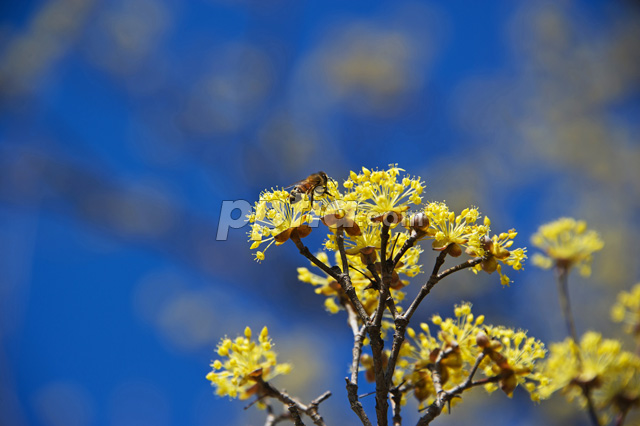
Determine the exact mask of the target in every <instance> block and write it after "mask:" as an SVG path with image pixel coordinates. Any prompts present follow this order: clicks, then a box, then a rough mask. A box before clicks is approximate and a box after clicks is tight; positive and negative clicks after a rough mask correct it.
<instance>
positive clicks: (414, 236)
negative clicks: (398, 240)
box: [391, 231, 420, 269]
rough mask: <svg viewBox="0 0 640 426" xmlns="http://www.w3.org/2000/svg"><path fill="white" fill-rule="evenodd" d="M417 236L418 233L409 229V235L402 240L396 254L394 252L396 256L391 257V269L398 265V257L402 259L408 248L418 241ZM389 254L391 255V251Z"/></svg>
mask: <svg viewBox="0 0 640 426" xmlns="http://www.w3.org/2000/svg"><path fill="white" fill-rule="evenodd" d="M419 236H420V235H419V234H418V233H417V232H416V231H411V235H410V236H409V238H407V240H406V241H405V242H404V244H403V245H402V248H401V249H400V251H399V252H398V254H396V256H395V257H394V258H393V269H395V268H396V266H397V265H398V262H400V259H402V256H404V254H405V253H406V252H407V250H409V249H410V248H411V247H413V246H414V245H416V242H417V241H418V238H419ZM391 254H392V255H393V253H391Z"/></svg>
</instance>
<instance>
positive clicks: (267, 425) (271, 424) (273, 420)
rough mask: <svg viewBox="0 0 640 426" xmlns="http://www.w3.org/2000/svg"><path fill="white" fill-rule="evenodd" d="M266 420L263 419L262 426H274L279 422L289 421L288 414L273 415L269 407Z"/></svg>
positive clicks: (289, 416)
mask: <svg viewBox="0 0 640 426" xmlns="http://www.w3.org/2000/svg"><path fill="white" fill-rule="evenodd" d="M267 413H268V414H267V418H266V419H265V422H264V426H275V425H277V424H278V423H280V422H284V421H285V420H291V414H290V413H281V414H279V415H277V416H276V415H275V414H273V409H272V408H271V406H270V405H267Z"/></svg>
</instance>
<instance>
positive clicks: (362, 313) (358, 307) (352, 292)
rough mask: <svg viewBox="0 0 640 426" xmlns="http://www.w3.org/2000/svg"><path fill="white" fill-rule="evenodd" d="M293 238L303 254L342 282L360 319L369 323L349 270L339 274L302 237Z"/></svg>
mask: <svg viewBox="0 0 640 426" xmlns="http://www.w3.org/2000/svg"><path fill="white" fill-rule="evenodd" d="M338 230H339V231H341V230H342V228H338ZM291 240H292V241H293V242H294V243H295V245H296V247H298V250H299V251H300V254H301V255H303V256H304V257H306V258H307V259H309V260H310V261H311V263H313V264H314V265H316V266H317V267H318V268H320V269H322V271H323V272H324V273H325V274H327V275H329V276H330V277H331V278H333V279H334V280H336V281H337V282H338V283H340V285H341V286H342V288H343V289H344V292H345V293H346V294H347V297H348V298H349V300H351V303H353V305H354V306H355V308H356V311H357V312H358V316H359V317H360V320H361V321H362V322H363V323H364V324H366V323H368V321H369V317H368V315H367V312H366V311H365V310H364V307H363V306H362V302H360V299H358V295H357V294H356V290H355V288H354V287H353V284H351V279H350V278H349V275H348V272H347V273H346V274H344V273H342V274H339V273H338V272H336V270H335V269H333V268H330V267H329V265H327V264H326V263H324V262H322V261H320V259H318V258H317V257H315V256H314V255H313V254H312V253H311V251H309V249H308V248H307V247H306V246H305V245H304V244H303V243H302V240H300V238H295V239H294V238H292V239H291ZM338 241H339V240H338ZM338 244H339V243H338ZM343 250H344V246H343ZM347 271H348V268H347Z"/></svg>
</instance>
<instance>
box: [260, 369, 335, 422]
mask: <svg viewBox="0 0 640 426" xmlns="http://www.w3.org/2000/svg"><path fill="white" fill-rule="evenodd" d="M256 382H257V383H258V384H259V385H260V388H261V389H262V392H263V394H264V395H266V396H269V397H271V398H275V399H277V400H278V401H280V402H282V403H283V404H284V405H286V406H287V407H288V409H289V413H291V417H292V418H293V419H294V421H296V425H297V426H300V425H304V423H302V420H300V423H297V420H296V418H295V416H296V414H297V415H298V419H300V413H304V414H306V415H307V416H309V417H310V418H311V420H312V421H313V423H314V424H315V425H316V426H326V424H325V422H324V419H323V418H322V416H320V414H319V413H318V405H319V404H320V402H322V401H324V400H325V399H327V398H329V397H330V396H331V392H325V393H324V394H322V395H321V396H320V397H318V398H316V399H315V400H314V401H313V402H312V403H311V404H309V405H308V406H307V405H304V404H303V403H301V402H300V401H298V400H296V399H294V398H292V397H291V396H289V394H288V393H287V392H285V391H281V390H279V389H277V388H275V387H274V386H273V385H272V384H271V383H269V382H265V381H264V380H263V379H262V377H258V378H257V379H256Z"/></svg>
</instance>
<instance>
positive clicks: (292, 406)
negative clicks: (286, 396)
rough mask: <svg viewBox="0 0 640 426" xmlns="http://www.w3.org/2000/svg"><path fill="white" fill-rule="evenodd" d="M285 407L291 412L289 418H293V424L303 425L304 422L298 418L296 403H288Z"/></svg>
mask: <svg viewBox="0 0 640 426" xmlns="http://www.w3.org/2000/svg"><path fill="white" fill-rule="evenodd" d="M287 409H288V410H289V413H290V414H291V418H292V419H293V424H295V425H296V426H305V425H304V422H303V421H302V419H301V418H300V413H299V412H298V407H297V406H296V404H295V403H294V402H292V403H290V404H289V405H288V406H287Z"/></svg>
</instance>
